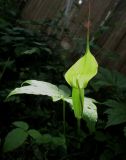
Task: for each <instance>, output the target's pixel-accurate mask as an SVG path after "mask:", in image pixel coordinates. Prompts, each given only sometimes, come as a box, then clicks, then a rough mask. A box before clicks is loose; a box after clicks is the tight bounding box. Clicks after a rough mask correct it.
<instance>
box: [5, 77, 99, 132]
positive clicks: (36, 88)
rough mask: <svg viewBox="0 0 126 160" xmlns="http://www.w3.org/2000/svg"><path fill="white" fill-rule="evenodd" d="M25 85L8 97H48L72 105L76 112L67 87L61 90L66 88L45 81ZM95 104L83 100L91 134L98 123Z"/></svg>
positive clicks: (86, 99) (84, 114)
mask: <svg viewBox="0 0 126 160" xmlns="http://www.w3.org/2000/svg"><path fill="white" fill-rule="evenodd" d="M25 83H28V84H29V85H28V86H23V87H20V88H16V89H14V90H13V91H11V92H10V94H9V95H8V97H10V96H12V95H16V94H33V95H47V96H49V97H51V98H52V99H53V101H58V100H64V101H66V102H68V103H70V104H71V105H72V106H73V107H72V108H73V110H75V108H74V105H73V102H74V101H72V99H71V98H70V97H69V96H70V95H69V89H68V88H67V87H66V86H62V87H61V86H60V88H63V89H64V88H65V90H62V89H60V88H58V87H57V86H56V85H53V84H51V83H48V82H44V81H37V80H28V81H25V82H24V83H23V84H25ZM66 91H68V92H66ZM75 98H76V97H75ZM94 102H95V100H93V99H91V98H86V97H85V100H83V104H84V107H83V111H82V116H83V118H84V120H85V121H86V122H87V126H88V127H89V129H90V131H91V132H93V131H94V130H95V124H96V121H97V109H96V106H95V104H94ZM77 110H78V108H77ZM77 112H78V111H77ZM78 114H79V113H78ZM33 134H34V133H33ZM36 134H38V133H36Z"/></svg>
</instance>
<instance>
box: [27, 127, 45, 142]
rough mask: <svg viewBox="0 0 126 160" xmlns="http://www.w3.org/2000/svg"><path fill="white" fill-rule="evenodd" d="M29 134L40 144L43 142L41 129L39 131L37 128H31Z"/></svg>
mask: <svg viewBox="0 0 126 160" xmlns="http://www.w3.org/2000/svg"><path fill="white" fill-rule="evenodd" d="M28 134H29V135H30V136H31V137H32V138H33V139H35V140H36V142H37V143H38V144H40V143H41V139H42V134H41V133H40V132H39V131H37V130H36V129H30V130H29V131H28Z"/></svg>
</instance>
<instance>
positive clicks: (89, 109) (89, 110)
mask: <svg viewBox="0 0 126 160" xmlns="http://www.w3.org/2000/svg"><path fill="white" fill-rule="evenodd" d="M65 101H66V102H68V103H69V104H70V105H71V106H72V109H73V101H72V99H71V98H65ZM95 103H96V101H95V100H94V99H91V98H88V97H85V98H84V107H83V114H82V116H83V119H84V120H85V121H86V123H87V126H88V128H89V130H90V132H91V133H92V132H94V131H95V125H96V122H97V118H98V115H97V108H96V105H95Z"/></svg>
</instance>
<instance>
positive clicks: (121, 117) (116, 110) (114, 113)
mask: <svg viewBox="0 0 126 160" xmlns="http://www.w3.org/2000/svg"><path fill="white" fill-rule="evenodd" d="M103 104H105V105H107V106H109V107H110V108H109V109H107V110H106V111H105V113H106V114H107V115H108V122H107V125H106V127H108V126H113V125H117V124H121V123H124V122H126V104H125V103H122V102H117V101H114V100H108V101H106V102H104V103H103Z"/></svg>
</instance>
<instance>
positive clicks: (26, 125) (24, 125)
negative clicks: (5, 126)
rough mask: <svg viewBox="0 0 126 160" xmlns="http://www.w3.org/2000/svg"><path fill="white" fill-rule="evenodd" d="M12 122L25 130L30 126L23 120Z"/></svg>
mask: <svg viewBox="0 0 126 160" xmlns="http://www.w3.org/2000/svg"><path fill="white" fill-rule="evenodd" d="M12 124H13V125H14V126H16V127H18V128H21V129H23V130H25V131H26V130H28V128H29V125H28V124H27V123H26V122H23V121H15V122H13V123H12Z"/></svg>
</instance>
